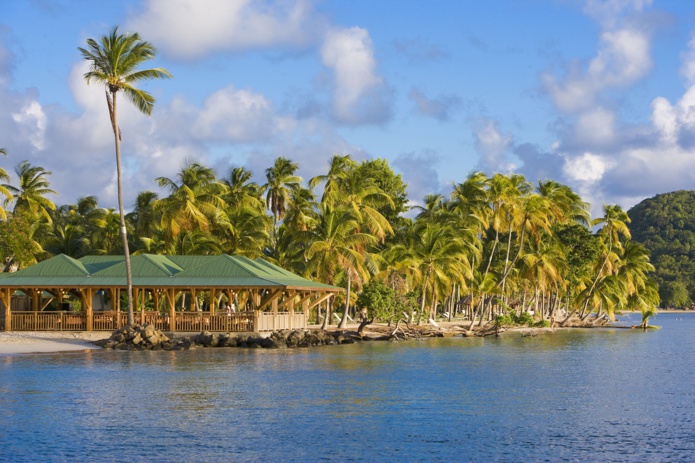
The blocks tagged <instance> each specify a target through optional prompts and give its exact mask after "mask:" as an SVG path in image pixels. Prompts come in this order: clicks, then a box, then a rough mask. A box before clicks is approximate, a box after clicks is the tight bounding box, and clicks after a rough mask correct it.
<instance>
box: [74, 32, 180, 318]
mask: <svg viewBox="0 0 695 463" xmlns="http://www.w3.org/2000/svg"><path fill="white" fill-rule="evenodd" d="M78 50H79V51H80V53H82V58H83V59H85V60H86V61H89V63H90V70H89V71H88V72H87V73H85V75H84V78H85V80H86V81H87V84H89V83H90V82H91V81H92V80H94V81H96V82H97V83H100V84H103V85H104V86H105V87H106V89H105V92H106V105H107V107H108V109H109V117H110V119H111V128H112V129H113V136H114V139H115V143H116V174H117V181H118V212H119V214H120V218H121V235H122V238H123V252H124V254H125V266H126V282H127V286H128V323H129V324H130V325H133V324H134V323H135V319H134V317H133V277H132V274H131V268H130V252H129V249H128V236H127V229H126V224H125V213H124V211H123V182H122V178H121V129H120V127H119V126H118V105H117V98H116V96H117V95H118V92H119V91H123V93H124V94H125V96H126V98H128V99H129V100H130V101H131V102H132V103H133V104H135V106H136V107H137V108H138V109H139V110H140V111H141V112H143V113H144V114H147V115H148V116H149V115H150V114H152V109H153V108H154V101H155V100H154V97H153V96H152V95H150V94H149V93H147V92H146V91H144V90H141V89H138V88H136V87H134V84H136V83H138V82H140V81H142V80H146V79H161V78H167V77H171V74H169V72H168V71H166V70H165V69H163V68H153V69H144V70H141V69H138V67H139V66H140V65H142V64H143V63H144V62H146V61H148V60H150V59H152V58H154V57H155V54H156V49H155V48H154V46H153V45H152V44H151V43H149V42H145V41H143V40H140V36H139V35H138V34H137V33H133V34H119V33H118V27H114V28H113V31H112V32H111V34H109V35H105V36H102V37H101V43H98V42H97V41H96V40H94V39H87V48H81V47H79V48H78Z"/></svg>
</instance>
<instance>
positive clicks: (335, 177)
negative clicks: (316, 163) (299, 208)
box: [309, 154, 357, 201]
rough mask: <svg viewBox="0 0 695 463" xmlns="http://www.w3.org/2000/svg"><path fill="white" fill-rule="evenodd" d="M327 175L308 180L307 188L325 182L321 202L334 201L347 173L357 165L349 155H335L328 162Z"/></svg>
mask: <svg viewBox="0 0 695 463" xmlns="http://www.w3.org/2000/svg"><path fill="white" fill-rule="evenodd" d="M329 166H330V167H329V168H328V173H327V174H326V175H318V176H316V177H314V178H312V179H311V180H309V187H311V188H316V187H317V186H318V185H319V184H320V183H323V182H325V183H326V184H325V185H324V188H323V196H322V197H321V201H326V200H329V199H331V198H332V199H335V197H336V195H339V194H340V193H339V192H340V189H341V186H342V185H343V183H344V182H345V180H346V179H347V177H348V175H349V173H350V172H351V171H352V170H353V169H354V168H355V167H357V163H356V162H355V161H353V160H352V158H351V157H350V155H349V154H346V155H344V156H340V155H338V154H336V155H335V156H333V157H332V158H331V160H330V161H329Z"/></svg>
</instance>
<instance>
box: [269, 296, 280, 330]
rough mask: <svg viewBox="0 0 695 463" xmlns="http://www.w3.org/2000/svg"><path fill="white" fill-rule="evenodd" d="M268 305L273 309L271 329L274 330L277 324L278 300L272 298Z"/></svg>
mask: <svg viewBox="0 0 695 463" xmlns="http://www.w3.org/2000/svg"><path fill="white" fill-rule="evenodd" d="M270 307H272V309H273V331H275V330H276V329H277V326H278V300H277V299H273V302H271V303H270Z"/></svg>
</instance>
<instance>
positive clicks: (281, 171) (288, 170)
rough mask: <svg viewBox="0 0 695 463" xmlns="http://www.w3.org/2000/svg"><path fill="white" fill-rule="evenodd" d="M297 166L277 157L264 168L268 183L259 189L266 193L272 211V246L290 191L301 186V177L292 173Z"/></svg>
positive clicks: (275, 242)
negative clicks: (271, 163) (271, 164)
mask: <svg viewBox="0 0 695 463" xmlns="http://www.w3.org/2000/svg"><path fill="white" fill-rule="evenodd" d="M298 167H299V165H298V164H296V163H294V162H292V161H290V160H289V159H287V158H283V157H279V158H277V159H276V160H275V164H273V167H269V168H267V169H266V170H265V177H266V179H267V180H268V183H266V184H265V185H263V187H261V191H262V192H265V193H266V204H267V206H268V209H270V211H271V212H272V213H273V238H274V243H273V245H274V246H277V231H278V220H282V219H283V218H284V217H285V214H286V213H287V204H288V203H289V201H290V197H291V191H292V190H295V189H297V188H299V187H300V186H301V182H302V179H301V178H300V177H297V176H296V175H294V173H295V172H296V171H297V168H298Z"/></svg>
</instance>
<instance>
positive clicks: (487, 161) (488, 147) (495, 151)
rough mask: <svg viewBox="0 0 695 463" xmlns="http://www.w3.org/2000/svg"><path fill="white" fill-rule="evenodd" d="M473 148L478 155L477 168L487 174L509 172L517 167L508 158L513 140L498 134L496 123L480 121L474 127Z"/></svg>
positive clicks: (508, 136)
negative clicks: (487, 172)
mask: <svg viewBox="0 0 695 463" xmlns="http://www.w3.org/2000/svg"><path fill="white" fill-rule="evenodd" d="M474 136H475V148H476V151H478V153H479V154H480V160H479V165H478V166H479V168H480V169H482V170H485V171H489V172H510V171H513V170H514V169H515V168H516V167H517V166H516V164H514V163H513V162H512V161H511V160H510V158H509V153H510V149H511V148H512V146H513V142H514V139H513V137H512V136H511V135H509V134H503V133H501V132H500V129H499V125H498V123H497V121H495V120H492V119H480V120H479V121H478V122H477V123H476V127H475V133H474Z"/></svg>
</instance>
